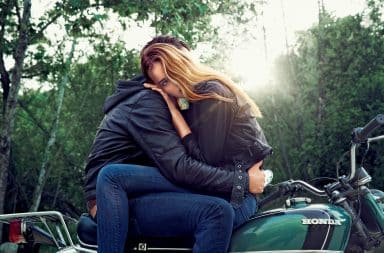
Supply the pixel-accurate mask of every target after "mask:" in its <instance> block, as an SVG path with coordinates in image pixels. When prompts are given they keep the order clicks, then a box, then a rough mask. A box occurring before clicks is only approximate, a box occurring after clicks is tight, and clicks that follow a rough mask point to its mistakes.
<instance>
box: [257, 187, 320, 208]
mask: <svg viewBox="0 0 384 253" xmlns="http://www.w3.org/2000/svg"><path fill="white" fill-rule="evenodd" d="M277 186H278V189H277V190H276V191H274V192H272V193H270V194H268V195H267V196H266V197H264V198H263V199H261V200H260V201H259V203H258V205H259V208H261V207H262V206H264V205H266V204H268V203H269V202H272V201H273V200H275V199H277V198H280V197H282V196H285V195H289V194H292V193H294V192H297V191H299V190H301V189H305V190H307V191H308V192H311V193H312V194H314V195H316V196H319V197H326V196H327V193H326V192H325V191H322V190H320V189H318V188H316V187H314V186H312V185H310V184H308V183H306V182H304V181H301V180H288V181H285V182H281V183H279V184H278V185H277Z"/></svg>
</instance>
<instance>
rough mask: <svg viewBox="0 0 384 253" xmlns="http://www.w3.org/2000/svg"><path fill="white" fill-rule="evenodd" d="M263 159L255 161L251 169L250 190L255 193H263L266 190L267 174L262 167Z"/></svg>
mask: <svg viewBox="0 0 384 253" xmlns="http://www.w3.org/2000/svg"><path fill="white" fill-rule="evenodd" d="M262 164H263V161H260V162H258V163H255V164H254V165H253V166H252V167H251V168H250V169H249V170H248V176H249V192H251V193H253V194H258V193H262V192H263V191H264V183H265V174H264V171H263V170H262V169H261V165H262Z"/></svg>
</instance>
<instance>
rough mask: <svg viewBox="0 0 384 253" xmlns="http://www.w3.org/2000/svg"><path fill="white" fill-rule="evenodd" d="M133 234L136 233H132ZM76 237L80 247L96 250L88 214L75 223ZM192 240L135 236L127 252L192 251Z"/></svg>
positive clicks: (95, 241)
mask: <svg viewBox="0 0 384 253" xmlns="http://www.w3.org/2000/svg"><path fill="white" fill-rule="evenodd" d="M132 232H133V233H134V234H135V233H136V232H134V231H132ZM77 236H78V239H79V243H80V245H82V246H83V247H86V248H92V249H96V248H97V223H96V220H95V219H93V218H92V217H91V216H90V215H89V214H87V213H83V214H82V215H81V216H80V218H79V222H78V223H77ZM193 244H194V238H193V237H192V236H190V237H185V236H184V237H182V236H180V237H166V238H163V237H161V238H160V237H147V236H142V235H135V236H133V237H130V238H129V239H128V240H127V242H126V248H127V249H128V250H129V251H133V252H135V251H142V250H143V249H146V250H150V249H151V248H156V249H168V250H169V249H170V248H172V249H173V251H179V250H180V251H183V252H185V251H186V250H187V251H192V248H193Z"/></svg>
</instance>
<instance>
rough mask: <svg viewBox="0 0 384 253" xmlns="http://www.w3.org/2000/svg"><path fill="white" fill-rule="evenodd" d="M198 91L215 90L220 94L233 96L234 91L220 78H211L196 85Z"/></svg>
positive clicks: (207, 91) (201, 92)
mask: <svg viewBox="0 0 384 253" xmlns="http://www.w3.org/2000/svg"><path fill="white" fill-rule="evenodd" d="M196 92H197V93H200V94H204V93H211V92H214V93H216V94H218V95H220V96H223V97H227V98H233V96H234V95H233V92H232V91H231V90H230V89H229V88H228V87H226V86H225V85H224V84H222V83H221V82H220V81H219V80H209V81H205V82H201V83H199V84H197V85H196Z"/></svg>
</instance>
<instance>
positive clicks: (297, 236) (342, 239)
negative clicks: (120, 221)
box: [0, 114, 384, 253]
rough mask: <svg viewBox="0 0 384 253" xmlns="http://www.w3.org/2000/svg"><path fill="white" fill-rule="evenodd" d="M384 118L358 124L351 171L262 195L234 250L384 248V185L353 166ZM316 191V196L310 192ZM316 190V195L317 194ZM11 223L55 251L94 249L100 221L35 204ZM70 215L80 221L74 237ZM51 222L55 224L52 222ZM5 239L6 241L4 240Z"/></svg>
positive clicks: (22, 238)
mask: <svg viewBox="0 0 384 253" xmlns="http://www.w3.org/2000/svg"><path fill="white" fill-rule="evenodd" d="M382 125H384V115H382V114H380V115H377V116H376V117H375V118H374V119H372V120H371V121H370V122H369V123H368V124H367V125H366V126H364V127H359V128H355V129H354V130H353V134H352V144H351V151H350V157H351V158H350V159H351V169H350V173H349V175H342V176H339V177H338V178H335V179H334V180H333V181H331V182H330V183H328V184H326V185H325V186H323V187H322V188H321V189H319V188H317V187H315V186H313V185H311V184H309V183H307V182H304V181H301V180H288V181H284V182H280V183H278V184H276V185H275V186H274V187H273V189H274V190H273V191H272V192H271V193H269V194H267V196H266V197H265V198H263V199H261V200H259V205H260V207H261V208H262V211H259V212H258V213H257V214H255V215H254V216H253V217H252V218H251V219H250V220H249V221H248V222H247V223H245V224H244V225H242V226H241V227H239V228H238V229H236V230H235V231H234V232H233V235H232V239H231V245H230V250H229V252H232V253H240V252H252V253H270V252H279V253H297V252H307V253H315V252H328V253H331V252H332V253H338V252H347V253H361V252H384V248H383V249H381V248H380V244H381V241H382V240H383V239H384V193H383V192H382V191H380V190H376V189H369V188H368V183H369V182H370V181H371V176H370V175H369V174H368V173H367V171H366V170H365V169H364V168H363V167H358V168H356V150H357V148H358V147H359V146H360V145H361V144H367V145H366V146H367V147H369V145H368V144H369V143H371V142H374V141H379V140H382V139H384V135H381V136H377V137H372V138H369V137H368V136H369V135H370V134H371V133H372V132H373V131H374V130H375V129H377V128H379V127H380V126H382ZM311 196H313V197H311ZM311 198H315V199H316V203H314V202H315V201H312V199H311ZM276 200H285V204H284V207H283V208H277V209H268V208H266V207H267V206H268V205H269V204H271V203H273V202H274V201H276ZM0 222H3V223H6V224H8V226H9V233H10V234H9V237H10V239H11V241H12V243H8V245H7V246H9V248H11V247H13V248H14V249H16V251H10V250H9V251H1V250H2V248H1V247H2V246H3V245H2V246H0V253H1V252H23V249H25V250H26V251H24V252H39V250H40V247H43V246H44V245H51V246H54V247H56V249H57V251H56V252H61V253H64V252H66V253H69V252H96V251H97V241H96V229H97V227H96V223H95V222H94V221H93V220H92V219H91V218H90V217H89V216H88V215H86V214H84V215H82V216H81V217H80V219H79V220H73V219H71V218H69V217H66V216H64V215H62V214H61V213H59V212H54V211H51V212H35V213H19V214H4V215H0ZM68 223H74V224H75V226H76V227H77V239H76V242H74V240H73V239H72V238H71V235H70V233H69V230H68V226H67V225H68ZM52 224H53V225H52ZM192 245H193V238H183V237H178V238H149V237H145V236H143V237H137V238H130V239H129V240H128V241H127V242H126V249H127V250H126V251H127V252H191V251H192ZM5 247H6V246H4V248H5Z"/></svg>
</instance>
